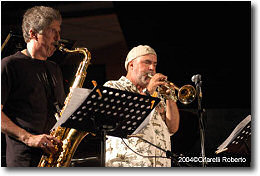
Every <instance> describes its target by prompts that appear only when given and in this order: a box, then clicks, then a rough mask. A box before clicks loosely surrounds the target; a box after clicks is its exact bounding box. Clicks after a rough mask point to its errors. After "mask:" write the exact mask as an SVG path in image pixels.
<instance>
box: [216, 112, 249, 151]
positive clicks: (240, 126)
mask: <svg viewBox="0 0 260 176" xmlns="http://www.w3.org/2000/svg"><path fill="white" fill-rule="evenodd" d="M250 121H251V115H248V116H247V117H246V118H245V119H244V120H242V121H241V122H240V123H239V124H238V125H237V126H236V128H235V129H234V130H233V131H232V133H231V134H230V135H229V137H228V138H227V139H226V140H225V141H224V142H223V143H222V144H221V145H220V146H219V147H218V148H217V149H218V150H217V151H216V153H220V152H222V151H224V150H225V148H226V147H227V146H228V145H229V144H230V143H231V142H232V141H233V140H234V139H235V138H236V137H237V135H238V134H239V133H240V132H241V130H242V129H243V128H244V127H245V126H246V125H247V124H248V123H249V122H250Z"/></svg>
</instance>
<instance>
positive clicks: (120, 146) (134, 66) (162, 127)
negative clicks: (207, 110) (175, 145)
mask: <svg viewBox="0 0 260 176" xmlns="http://www.w3.org/2000/svg"><path fill="white" fill-rule="evenodd" d="M156 66H157V55H156V52H155V51H154V50H153V49H152V48H151V47H150V46H147V45H139V46H137V47H134V48H133V49H132V50H131V51H130V52H129V53H128V55H127V58H126V61H125V68H126V70H127V75H126V76H122V77H121V78H120V79H119V80H117V81H108V82H106V83H105V86H108V87H112V88H116V89H121V90H125V91H131V92H135V93H140V94H147V95H148V94H150V95H152V94H153V93H154V92H156V88H157V87H158V86H163V85H165V84H167V83H166V81H165V80H166V79H167V77H166V76H164V75H163V74H161V73H156ZM149 75H153V76H149ZM160 98H161V102H160V103H159V104H158V105H157V106H156V108H155V112H154V114H153V116H152V117H151V119H150V121H149V123H148V125H147V126H146V127H144V128H143V129H142V130H141V131H140V132H139V134H138V135H140V136H141V138H143V139H145V140H147V141H149V142H151V143H153V144H155V145H157V146H159V147H161V148H163V149H165V150H171V141H170V136H171V135H172V134H173V133H175V132H176V131H177V130H178V128H179V111H178V108H177V105H176V99H174V98H172V99H167V100H166V101H165V100H164V99H163V98H162V97H160ZM130 148H131V149H130ZM106 166H107V167H170V166H171V161H170V159H168V158H166V154H165V153H164V152H163V151H160V150H159V149H157V148H155V147H154V146H152V145H150V144H147V143H145V142H144V141H143V140H141V139H140V138H136V137H132V138H129V139H127V140H125V139H124V141H123V140H122V139H120V138H117V137H112V136H108V139H107V143H106Z"/></svg>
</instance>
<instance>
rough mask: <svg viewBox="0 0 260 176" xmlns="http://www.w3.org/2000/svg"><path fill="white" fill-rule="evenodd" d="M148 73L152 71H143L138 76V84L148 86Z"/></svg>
mask: <svg viewBox="0 0 260 176" xmlns="http://www.w3.org/2000/svg"><path fill="white" fill-rule="evenodd" d="M148 74H152V75H153V73H151V72H146V73H143V74H141V76H140V77H139V78H138V84H139V85H140V86H141V87H147V85H148V84H149V81H148V80H150V78H149V77H148V76H147V75H148Z"/></svg>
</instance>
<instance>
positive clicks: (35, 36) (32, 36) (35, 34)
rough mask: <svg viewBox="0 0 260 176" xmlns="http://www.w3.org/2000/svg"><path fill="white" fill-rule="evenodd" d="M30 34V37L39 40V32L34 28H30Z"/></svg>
mask: <svg viewBox="0 0 260 176" xmlns="http://www.w3.org/2000/svg"><path fill="white" fill-rule="evenodd" d="M29 34H30V39H35V40H38V37H37V33H36V32H35V31H34V30H33V29H30V30H29Z"/></svg>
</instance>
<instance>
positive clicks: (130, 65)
mask: <svg viewBox="0 0 260 176" xmlns="http://www.w3.org/2000/svg"><path fill="white" fill-rule="evenodd" d="M133 62H134V61H133V60H132V61H131V62H129V64H128V70H129V69H131V70H132V69H133V66H134V64H133Z"/></svg>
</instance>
